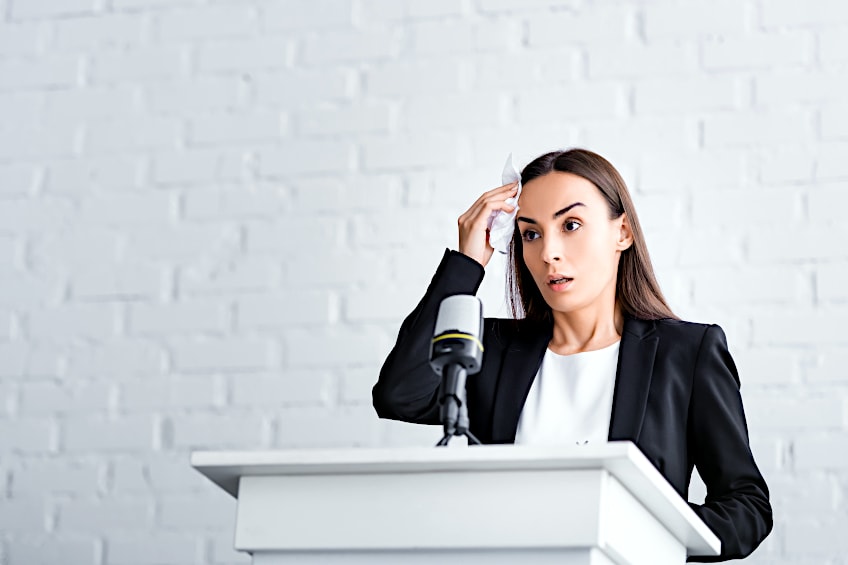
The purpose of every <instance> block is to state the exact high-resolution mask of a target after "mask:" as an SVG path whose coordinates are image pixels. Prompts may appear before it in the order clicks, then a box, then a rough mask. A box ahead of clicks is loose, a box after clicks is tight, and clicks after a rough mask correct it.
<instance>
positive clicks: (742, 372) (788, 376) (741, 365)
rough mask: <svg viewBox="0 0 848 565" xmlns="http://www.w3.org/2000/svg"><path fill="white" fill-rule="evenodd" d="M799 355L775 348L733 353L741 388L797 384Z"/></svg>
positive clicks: (740, 350)
mask: <svg viewBox="0 0 848 565" xmlns="http://www.w3.org/2000/svg"><path fill="white" fill-rule="evenodd" d="M798 357H799V355H798V354H797V353H794V352H792V351H787V350H784V349H779V348H775V347H757V348H752V349H738V350H736V351H734V354H733V359H734V361H735V362H736V367H737V369H738V370H739V378H740V379H741V381H742V387H743V389H745V390H746V391H747V390H748V387H751V386H763V387H770V386H780V385H789V384H794V383H797V382H798V381H799V379H800V377H799V371H800V369H799V365H800V363H799V361H798Z"/></svg>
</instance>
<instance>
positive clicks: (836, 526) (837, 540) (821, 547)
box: [783, 515, 848, 563]
mask: <svg viewBox="0 0 848 565" xmlns="http://www.w3.org/2000/svg"><path fill="white" fill-rule="evenodd" d="M846 529H848V519H845V518H844V517H843V516H840V515H836V516H833V518H831V519H826V520H822V519H821V517H820V516H815V517H808V518H801V519H798V520H796V521H794V522H793V523H792V525H791V527H787V529H786V535H785V536H784V537H783V540H784V541H783V547H785V548H786V549H785V551H786V553H787V554H789V555H803V556H804V557H803V559H806V560H807V563H810V562H811V561H812V562H820V561H821V560H822V559H828V558H829V557H830V556H838V555H845V553H846V552H848V537H846V536H845V535H843V534H842V532H844V531H846Z"/></svg>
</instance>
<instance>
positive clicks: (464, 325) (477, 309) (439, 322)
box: [433, 294, 483, 339]
mask: <svg viewBox="0 0 848 565" xmlns="http://www.w3.org/2000/svg"><path fill="white" fill-rule="evenodd" d="M482 317H483V304H482V303H481V302H480V299H479V298H477V297H476V296H473V295H471V294H457V295H454V296H448V297H447V298H445V299H444V300H442V303H441V304H440V305H439V314H438V316H436V329H435V331H434V332H433V335H434V336H438V335H441V334H443V333H445V332H447V331H458V332H460V333H465V334H469V335H472V336H474V337H475V338H477V339H480V338H481V336H480V325H481V321H482Z"/></svg>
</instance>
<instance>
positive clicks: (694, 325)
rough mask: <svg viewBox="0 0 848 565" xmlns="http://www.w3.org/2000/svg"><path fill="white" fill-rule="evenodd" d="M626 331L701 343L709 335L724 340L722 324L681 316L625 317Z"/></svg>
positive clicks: (683, 341) (679, 341)
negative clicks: (680, 317)
mask: <svg viewBox="0 0 848 565" xmlns="http://www.w3.org/2000/svg"><path fill="white" fill-rule="evenodd" d="M625 331H630V332H631V333H635V334H637V335H640V336H647V335H648V334H651V333H654V332H656V335H657V336H658V337H660V338H665V339H672V340H675V341H677V342H678V343H692V344H700V343H701V342H702V340H703V339H704V338H705V337H707V336H708V335H709V336H710V337H716V338H719V339H720V340H722V341H724V340H725V336H724V330H722V328H721V326H719V325H718V324H714V323H708V322H693V321H690V320H681V319H679V318H660V319H657V320H641V319H638V318H631V317H628V318H626V319H625Z"/></svg>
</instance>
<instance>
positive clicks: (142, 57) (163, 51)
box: [91, 46, 186, 84]
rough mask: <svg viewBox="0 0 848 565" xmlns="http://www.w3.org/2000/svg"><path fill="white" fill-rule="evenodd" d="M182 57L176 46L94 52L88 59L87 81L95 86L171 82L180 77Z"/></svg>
mask: <svg viewBox="0 0 848 565" xmlns="http://www.w3.org/2000/svg"><path fill="white" fill-rule="evenodd" d="M185 56H186V54H185V50H184V48H182V47H178V46H173V47H172V46H166V47H161V46H154V47H144V48H141V47H140V48H138V49H133V50H129V51H103V52H97V53H95V54H94V55H92V58H91V80H92V81H93V82H94V83H95V84H97V83H114V82H122V81H138V82H143V81H159V80H173V79H175V78H177V77H181V76H183V73H184V69H185V61H184V60H185Z"/></svg>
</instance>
